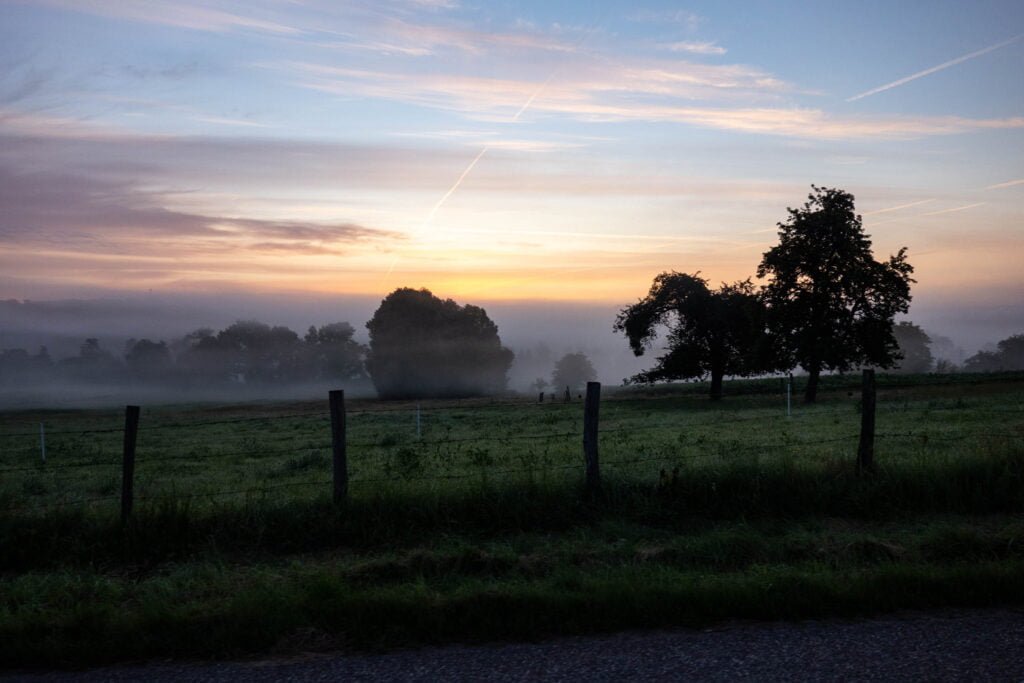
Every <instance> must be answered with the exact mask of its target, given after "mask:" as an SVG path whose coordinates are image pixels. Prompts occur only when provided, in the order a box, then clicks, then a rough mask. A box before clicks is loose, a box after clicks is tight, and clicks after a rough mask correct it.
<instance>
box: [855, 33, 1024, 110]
mask: <svg viewBox="0 0 1024 683" xmlns="http://www.w3.org/2000/svg"><path fill="white" fill-rule="evenodd" d="M1021 38H1024V33H1022V34H1020V35H1016V36H1014V37H1013V38H1010V39H1009V40H1004V41H1003V42H1001V43H996V44H995V45H989V46H988V47H985V48H982V49H980V50H975V51H974V52H971V53H968V54H966V55H962V56H960V57H957V58H956V59H951V60H949V61H948V62H943V63H942V64H939V65H937V66H933V67H931V68H929V69H925V70H923V71H918V72H917V73H914V74H911V75H909V76H907V77H905V78H900V79H899V80H895V81H893V82H892V83H886V84H885V85H881V86H879V87H877V88H872V89H871V90H867V91H865V92H862V93H860V94H859V95H854V96H853V97H848V98H847V99H846V101H847V102H855V101H857V100H859V99H862V98H865V97H869V96H871V95H877V94H878V93H880V92H885V91H886V90H892V89H893V88H898V87H899V86H901V85H905V84H907V83H910V82H911V81H916V80H917V79H918V78H924V77H925V76H930V75H931V74H933V73H936V72H938V71H942V70H944V69H948V68H949V67H951V66H956V65H957V64H961V63H963V62H966V61H967V60H969V59H974V58H975V57H980V56H982V55H985V54H988V53H989V52H992V51H994V50H998V49H999V48H1001V47H1006V46H1007V45H1010V44H1012V43H1015V42H1017V41H1018V40H1020V39H1021Z"/></svg>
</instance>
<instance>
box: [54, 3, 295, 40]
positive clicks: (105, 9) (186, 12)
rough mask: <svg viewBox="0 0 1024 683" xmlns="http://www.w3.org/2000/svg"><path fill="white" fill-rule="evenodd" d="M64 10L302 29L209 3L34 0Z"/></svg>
mask: <svg viewBox="0 0 1024 683" xmlns="http://www.w3.org/2000/svg"><path fill="white" fill-rule="evenodd" d="M34 2H35V3H36V4H39V5H49V6H51V7H57V8H60V9H63V10H69V11H73V12H83V13H88V14H98V15H100V16H104V17H109V18H112V19H123V20H128V21H138V22H143V23H148V24H162V25H165V26H174V27H177V28H186V29H192V30H196V31H208V32H214V33H226V32H229V31H234V30H239V29H246V30H253V31H259V32H262V33H271V34H278V35H295V34H299V33H301V31H300V30H299V29H298V28H296V27H294V26H290V25H288V24H283V23H280V22H277V21H273V20H271V19H259V18H255V17H251V16H246V15H242V14H237V13H235V12H232V11H228V10H222V9H216V8H215V7H210V6H209V4H211V3H206V4H203V5H200V4H195V3H182V2H170V1H169V0H117V2H108V1H107V0H34Z"/></svg>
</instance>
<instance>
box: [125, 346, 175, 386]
mask: <svg viewBox="0 0 1024 683" xmlns="http://www.w3.org/2000/svg"><path fill="white" fill-rule="evenodd" d="M124 362H125V365H126V366H127V367H128V372H129V374H131V375H132V376H133V377H137V378H139V379H144V380H162V379H166V378H167V377H168V376H169V375H170V374H171V371H172V368H173V363H172V361H171V350H170V349H169V348H167V344H166V343H164V342H162V341H161V342H159V343H157V342H154V341H150V340H149V339H139V340H137V341H136V340H135V339H129V340H128V341H127V342H126V343H125V353H124Z"/></svg>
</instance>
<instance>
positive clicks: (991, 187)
mask: <svg viewBox="0 0 1024 683" xmlns="http://www.w3.org/2000/svg"><path fill="white" fill-rule="evenodd" d="M1016 185H1024V178H1018V179H1017V180H1007V181H1006V182H1005V183H996V184H995V185H989V186H988V187H986V188H985V189H986V190H1002V189H1003V188H1006V187H1014V186H1016Z"/></svg>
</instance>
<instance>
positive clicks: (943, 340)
mask: <svg viewBox="0 0 1024 683" xmlns="http://www.w3.org/2000/svg"><path fill="white" fill-rule="evenodd" d="M440 294H442V295H443V293H440ZM641 294H642V293H641V292H637V293H636V295H637V296H640V295H641ZM460 303H474V304H476V305H481V306H482V307H483V308H484V309H485V310H486V311H487V314H488V315H489V316H490V317H491V318H492V319H493V321H494V322H495V323H496V324H497V326H498V333H499V335H500V338H501V341H502V343H503V344H504V345H505V346H506V347H508V348H510V349H511V350H512V351H513V352H514V353H515V360H514V361H513V363H512V366H511V368H510V369H509V372H508V377H509V383H508V389H509V391H512V392H521V393H532V394H535V392H536V388H535V387H534V386H533V384H534V382H535V381H536V380H537V379H544V380H547V381H549V382H550V381H551V376H552V371H553V368H554V365H555V362H556V361H557V360H558V359H559V358H561V357H562V356H563V355H564V354H567V353H574V352H582V353H584V354H585V355H586V356H587V357H588V358H589V359H590V360H591V362H592V364H593V366H594V369H595V370H596V372H597V378H598V380H599V381H601V382H602V383H604V384H605V385H617V384H619V383H621V382H622V380H623V379H624V378H626V377H630V376H632V375H634V374H636V373H638V372H640V371H641V370H643V369H645V368H648V367H650V366H651V365H652V364H653V362H654V359H655V357H656V356H657V355H658V352H659V351H658V347H657V346H656V347H655V348H653V349H652V350H650V351H648V352H647V353H646V354H645V355H643V356H641V357H636V356H634V355H633V353H632V352H631V351H630V349H629V346H628V344H627V342H626V340H625V338H624V337H623V336H622V335H621V334H616V333H615V332H613V331H612V322H613V321H614V319H615V316H616V314H617V313H618V311H619V310H620V307H617V306H615V305H611V304H580V303H566V302H506V301H499V302H486V301H483V302H479V301H477V302H460ZM628 303H631V302H630V301H628V300H624V301H623V302H622V305H623V306H625V305H627V304H628ZM379 305H380V299H378V298H375V297H368V296H367V297H358V296H328V295H317V294H307V293H304V294H301V295H299V294H295V295H282V294H270V295H247V294H225V295H211V294H189V295H159V294H153V293H150V294H145V295H134V296H133V295H120V296H107V297H103V298H89V299H60V300H40V301H32V300H25V301H19V300H13V299H12V300H6V301H0V350H6V349H15V348H22V349H25V350H26V351H28V352H29V353H35V352H36V350H37V349H38V348H39V347H40V346H46V347H47V349H48V351H49V354H50V356H51V357H52V359H53V360H54V361H58V360H60V359H62V358H66V357H71V356H75V355H76V354H78V352H79V349H80V347H81V345H82V343H83V341H84V340H85V339H86V338H96V339H97V340H98V342H99V344H100V346H101V347H102V348H103V349H104V350H106V351H108V352H110V353H111V354H112V355H114V356H115V357H117V358H120V357H121V356H122V355H123V352H124V348H125V344H126V342H127V341H128V340H130V339H150V340H152V341H154V342H159V341H165V342H167V343H168V344H172V345H173V342H174V341H175V340H180V339H181V338H182V337H183V336H184V335H186V334H188V333H190V332H192V331H193V330H196V329H199V328H211V329H214V330H217V329H221V328H224V327H227V326H228V325H231V324H232V323H234V322H236V321H239V320H257V321H261V322H265V323H267V324H269V325H271V326H276V325H282V326H285V327H288V328H290V329H292V330H294V331H295V332H297V333H298V334H299V335H300V336H301V335H302V334H303V333H304V332H305V331H306V329H307V328H308V327H309V326H310V325H324V324H327V323H332V322H348V323H350V324H351V325H352V326H353V327H354V328H355V334H354V339H355V340H356V341H358V342H360V343H362V344H366V343H367V341H368V334H367V330H366V327H365V324H366V321H367V320H369V319H370V317H371V316H372V315H373V312H374V310H375V309H376V308H377V306H379ZM909 318H910V319H911V320H913V321H914V322H915V323H916V324H918V325H920V326H921V327H923V328H924V329H925V330H926V331H928V332H929V334H931V336H932V338H933V344H932V351H933V353H934V355H935V356H936V358H937V359H938V358H944V359H947V360H949V361H952V362H953V363H957V364H959V363H962V362H963V360H964V358H966V357H967V356H969V355H971V354H973V353H975V352H976V351H978V350H984V349H990V348H994V345H995V342H996V341H998V340H1000V339H1003V338H1005V337H1007V336H1009V335H1012V334H1016V333H1019V332H1020V331H1021V330H1022V328H1024V322H1022V321H1024V305H1022V304H1013V303H1007V304H1004V305H997V306H977V305H968V304H959V305H954V304H944V303H943V302H941V301H928V300H925V301H923V302H922V303H920V304H917V305H915V307H914V308H913V309H912V310H911V315H910V316H909ZM338 387H341V388H345V389H346V390H347V391H348V394H349V395H350V396H353V397H359V396H366V397H372V396H374V395H375V392H374V389H373V386H372V385H371V384H370V383H369V382H366V381H362V382H340V381H334V382H331V381H327V382H322V381H316V382H286V383H248V384H246V383H237V384H233V385H231V386H219V387H195V386H194V387H180V386H168V385H161V384H154V383H144V382H131V383H125V382H123V381H112V382H102V383H96V382H89V383H74V382H68V381H59V382H56V383H55V384H53V385H46V384H42V383H34V382H33V383H17V382H5V383H4V384H3V385H2V386H0V406H3V407H8V408H17V407H47V406H54V407H58V406H63V407H72V406H83V405H107V404H109V405H115V404H119V403H125V402H128V401H135V402H140V403H148V404H158V403H170V402H180V401H196V400H201V401H223V400H287V399H299V398H318V397H321V396H323V395H325V393H326V391H327V390H328V389H330V388H338ZM546 391H549V392H552V391H559V392H560V391H561V387H554V386H549V387H547V388H546Z"/></svg>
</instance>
